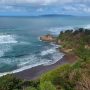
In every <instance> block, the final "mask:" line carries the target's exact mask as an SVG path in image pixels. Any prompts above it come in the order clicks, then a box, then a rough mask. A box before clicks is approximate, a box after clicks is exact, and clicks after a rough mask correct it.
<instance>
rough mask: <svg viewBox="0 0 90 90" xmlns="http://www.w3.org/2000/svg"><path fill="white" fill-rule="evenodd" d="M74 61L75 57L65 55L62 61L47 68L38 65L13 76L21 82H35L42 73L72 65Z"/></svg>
mask: <svg viewBox="0 0 90 90" xmlns="http://www.w3.org/2000/svg"><path fill="white" fill-rule="evenodd" d="M75 61H76V56H75V55H69V54H66V55H64V56H63V58H62V59H60V60H58V61H57V62H56V63H55V64H51V65H47V66H44V65H39V66H36V67H32V68H30V69H26V70H24V71H21V72H18V73H15V74H14V75H15V76H16V77H17V78H20V79H22V80H35V79H38V78H39V77H40V76H41V75H42V74H43V73H46V72H48V71H50V70H53V69H55V68H57V67H58V66H60V65H63V64H67V63H73V62H75Z"/></svg>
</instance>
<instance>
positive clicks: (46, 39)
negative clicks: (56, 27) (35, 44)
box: [40, 34, 55, 42]
mask: <svg viewBox="0 0 90 90" xmlns="http://www.w3.org/2000/svg"><path fill="white" fill-rule="evenodd" d="M40 40H42V41H47V42H54V41H55V38H54V37H53V36H52V35H50V34H48V35H44V36H41V37H40Z"/></svg>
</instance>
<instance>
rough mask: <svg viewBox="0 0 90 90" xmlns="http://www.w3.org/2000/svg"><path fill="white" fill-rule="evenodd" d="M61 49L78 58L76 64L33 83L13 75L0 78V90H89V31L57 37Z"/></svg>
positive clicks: (80, 30) (67, 31)
mask: <svg viewBox="0 0 90 90" xmlns="http://www.w3.org/2000/svg"><path fill="white" fill-rule="evenodd" d="M58 41H60V43H61V44H62V47H61V49H63V50H68V53H74V54H75V55H77V56H78V60H77V62H75V63H73V64H65V65H62V66H60V67H57V69H55V70H52V71H49V72H47V73H46V74H43V75H42V76H41V78H39V79H38V80H33V81H23V80H20V79H17V78H16V77H14V76H13V75H6V76H3V77H1V78H0V90H90V30H88V29H83V28H79V29H77V30H75V31H73V30H66V31H65V32H61V33H60V35H59V36H58V37H57V42H58Z"/></svg>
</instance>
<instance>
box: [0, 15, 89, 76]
mask: <svg viewBox="0 0 90 90" xmlns="http://www.w3.org/2000/svg"><path fill="white" fill-rule="evenodd" d="M79 27H84V28H90V17H80V16H78V17H75V16H58V17H57V16H51V17H50V16H41V17H0V76H2V75H5V74H7V73H16V72H20V71H23V70H25V69H28V68H32V67H35V66H38V65H50V64H53V63H56V62H57V61H58V60H60V59H61V58H62V57H63V56H64V54H63V53H62V52H59V51H58V50H57V48H58V45H54V44H52V43H47V42H42V41H40V40H39V37H40V36H42V35H46V34H53V35H55V36H56V35H58V34H59V33H60V31H62V30H66V29H74V28H79Z"/></svg>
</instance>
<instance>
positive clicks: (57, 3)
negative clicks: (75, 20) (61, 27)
mask: <svg viewBox="0 0 90 90" xmlns="http://www.w3.org/2000/svg"><path fill="white" fill-rule="evenodd" d="M42 14H68V15H79V16H80V15H83V16H86V15H89V16H90V0H0V15H10V16H12V15H15V16H18V15H19V16H21V15H23V16H28V15H31V16H32V15H42Z"/></svg>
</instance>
